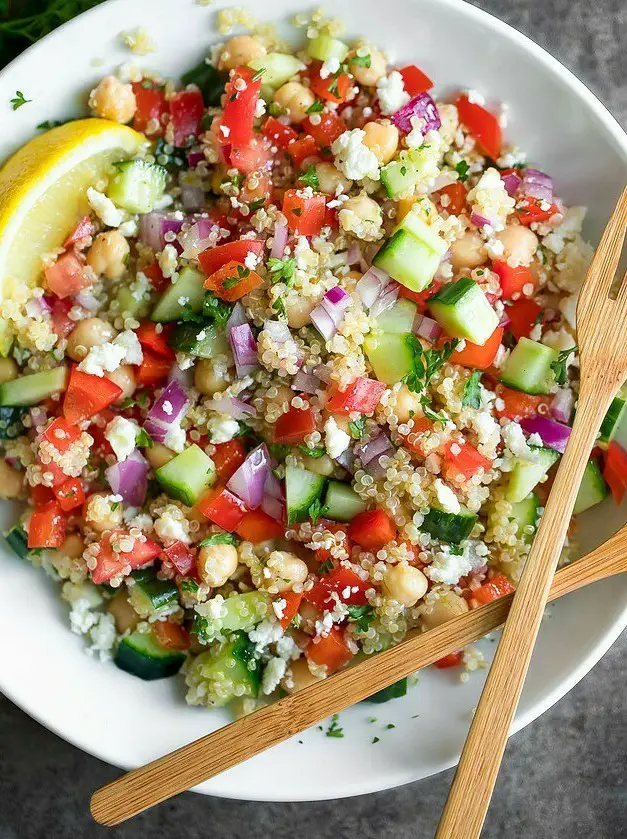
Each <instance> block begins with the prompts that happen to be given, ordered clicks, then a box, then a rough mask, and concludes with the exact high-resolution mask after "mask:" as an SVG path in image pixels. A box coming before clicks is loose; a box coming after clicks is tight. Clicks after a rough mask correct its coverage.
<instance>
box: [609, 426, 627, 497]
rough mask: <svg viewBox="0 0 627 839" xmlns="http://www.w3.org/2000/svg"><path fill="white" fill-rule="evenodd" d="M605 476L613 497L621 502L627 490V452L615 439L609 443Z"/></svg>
mask: <svg viewBox="0 0 627 839" xmlns="http://www.w3.org/2000/svg"><path fill="white" fill-rule="evenodd" d="M603 477H604V478H605V480H606V481H607V482H608V484H609V487H610V489H611V490H612V498H613V499H614V501H615V502H616V504H621V503H622V500H623V497H624V495H625V491H626V490H627V452H626V451H625V450H624V449H623V447H622V446H621V445H620V443H617V442H616V441H615V440H612V442H611V443H610V444H609V446H608V449H607V456H606V458H605V466H604V468H603Z"/></svg>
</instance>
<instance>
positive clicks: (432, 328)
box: [412, 314, 442, 344]
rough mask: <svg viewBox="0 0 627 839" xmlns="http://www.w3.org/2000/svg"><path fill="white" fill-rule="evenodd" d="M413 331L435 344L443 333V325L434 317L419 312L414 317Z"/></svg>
mask: <svg viewBox="0 0 627 839" xmlns="http://www.w3.org/2000/svg"><path fill="white" fill-rule="evenodd" d="M412 332H413V333H414V334H415V335H419V336H420V337H421V338H424V339H425V341H429V342H430V343H432V344H434V343H435V342H436V341H437V340H438V338H439V337H440V335H441V334H442V327H441V326H440V324H439V323H438V322H437V321H435V320H433V318H428V317H426V315H420V314H417V315H416V317H415V318H414V325H413V327H412Z"/></svg>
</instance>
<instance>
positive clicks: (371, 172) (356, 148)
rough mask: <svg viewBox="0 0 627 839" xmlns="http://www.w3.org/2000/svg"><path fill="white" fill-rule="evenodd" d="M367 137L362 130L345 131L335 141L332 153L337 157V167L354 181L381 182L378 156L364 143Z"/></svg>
mask: <svg viewBox="0 0 627 839" xmlns="http://www.w3.org/2000/svg"><path fill="white" fill-rule="evenodd" d="M365 136H366V133H365V131H363V130H362V129H361V128H353V130H352V131H345V132H344V133H343V134H340V136H339V137H338V138H337V140H335V141H334V143H333V145H332V146H331V151H332V152H333V154H334V155H335V165H336V166H337V168H338V169H339V170H340V171H341V172H342V173H343V174H344V175H346V177H347V178H349V179H350V180H352V181H360V180H362V179H363V178H371V179H372V180H373V181H378V180H379V161H378V160H377V156H376V154H375V153H374V152H373V151H371V150H370V149H369V148H368V147H367V146H365V145H364V143H363V138H364V137H365Z"/></svg>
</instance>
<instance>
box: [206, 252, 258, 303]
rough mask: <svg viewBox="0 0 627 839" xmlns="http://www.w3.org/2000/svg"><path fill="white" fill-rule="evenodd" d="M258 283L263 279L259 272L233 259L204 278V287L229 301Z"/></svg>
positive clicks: (238, 297) (246, 292)
mask: <svg viewBox="0 0 627 839" xmlns="http://www.w3.org/2000/svg"><path fill="white" fill-rule="evenodd" d="M260 285H263V279H262V278H261V277H260V276H259V274H258V273H257V272H256V271H251V270H250V268H247V267H246V266H245V265H244V264H243V263H242V262H236V261H235V260H233V261H232V262H227V263H226V265H223V266H222V268H219V269H218V270H217V271H216V272H215V273H213V274H210V275H209V276H208V277H207V279H206V280H205V288H208V289H210V290H211V291H213V292H214V293H215V294H217V295H218V297H219V298H220V299H221V300H227V301H229V302H230V303H232V302H233V301H234V300H239V299H240V297H243V296H244V295H245V294H248V293H249V292H250V291H252V290H253V289H254V288H259V286H260Z"/></svg>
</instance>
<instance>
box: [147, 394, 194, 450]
mask: <svg viewBox="0 0 627 839" xmlns="http://www.w3.org/2000/svg"><path fill="white" fill-rule="evenodd" d="M188 407H189V398H188V396H187V393H186V392H185V391H184V390H183V388H182V387H181V386H180V384H179V383H178V382H177V381H176V380H173V381H171V382H170V384H168V385H166V387H165V388H164V390H163V392H162V393H161V395H160V396H159V398H158V399H157V401H156V402H155V404H154V405H153V406H152V408H151V409H150V410H149V411H148V416H147V417H146V421H145V422H144V428H145V429H146V431H147V432H148V434H150V436H151V437H152V439H153V440H154V441H155V442H157V443H164V442H165V438H166V436H167V434H168V432H169V431H170V430H171V428H172V426H173V425H176V424H178V423H179V422H180V421H181V419H182V418H183V416H184V415H185V411H186V410H187V408H188Z"/></svg>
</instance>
